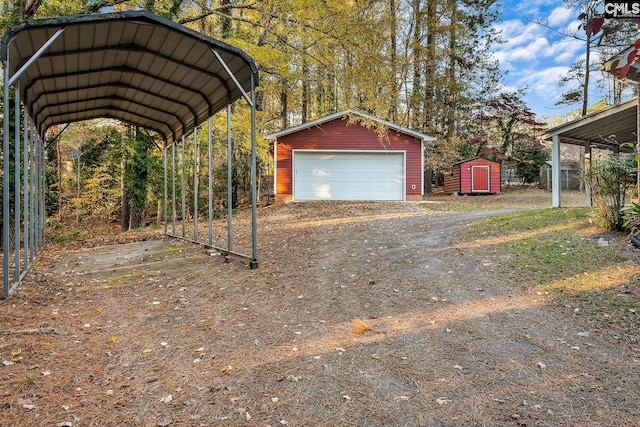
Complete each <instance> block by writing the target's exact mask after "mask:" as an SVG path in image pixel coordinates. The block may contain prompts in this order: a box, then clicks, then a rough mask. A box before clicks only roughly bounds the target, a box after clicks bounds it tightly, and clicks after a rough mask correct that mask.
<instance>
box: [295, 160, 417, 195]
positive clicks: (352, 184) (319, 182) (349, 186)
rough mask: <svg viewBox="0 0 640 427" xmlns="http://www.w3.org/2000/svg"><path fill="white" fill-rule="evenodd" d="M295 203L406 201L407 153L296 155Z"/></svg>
mask: <svg viewBox="0 0 640 427" xmlns="http://www.w3.org/2000/svg"><path fill="white" fill-rule="evenodd" d="M293 168H294V171H293V198H294V200H404V182H405V179H404V153H402V152H399V153H397V152H396V153H389V152H384V153H378V152H313V151H294V153H293Z"/></svg>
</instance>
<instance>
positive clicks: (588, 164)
mask: <svg viewBox="0 0 640 427" xmlns="http://www.w3.org/2000/svg"><path fill="white" fill-rule="evenodd" d="M585 150H586V151H585V165H584V167H585V170H587V169H588V168H590V167H591V155H592V154H593V149H592V148H591V144H586V145H585ZM584 195H585V198H586V199H587V206H592V207H593V199H592V198H591V186H590V185H589V184H587V183H585V185H584Z"/></svg>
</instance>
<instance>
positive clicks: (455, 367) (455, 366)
mask: <svg viewBox="0 0 640 427" xmlns="http://www.w3.org/2000/svg"><path fill="white" fill-rule="evenodd" d="M453 369H459V370H462V366H460V365H453Z"/></svg>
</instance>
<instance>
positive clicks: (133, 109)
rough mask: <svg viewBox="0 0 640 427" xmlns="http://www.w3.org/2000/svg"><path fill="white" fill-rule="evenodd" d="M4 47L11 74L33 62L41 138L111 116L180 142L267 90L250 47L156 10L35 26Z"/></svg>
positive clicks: (21, 81) (23, 80)
mask: <svg viewBox="0 0 640 427" xmlns="http://www.w3.org/2000/svg"><path fill="white" fill-rule="evenodd" d="M56 37H57V38H56ZM1 43H2V44H1V50H0V55H1V58H2V61H3V64H4V65H5V67H7V66H8V68H7V70H8V73H9V78H12V77H13V76H14V75H16V73H18V74H19V73H20V72H21V71H22V67H24V66H25V65H26V66H27V67H26V68H25V69H24V72H23V73H22V74H20V75H19V78H18V79H17V83H16V84H18V85H19V89H20V93H21V97H22V100H23V103H24V105H25V106H26V108H27V110H28V112H29V115H30V116H31V118H32V119H33V121H34V123H35V124H36V126H37V129H38V131H39V132H40V133H43V132H44V131H46V129H47V128H49V127H50V126H52V125H56V124H61V123H70V122H75V121H81V120H88V119H94V118H100V117H110V118H115V119H119V120H122V121H124V122H127V123H130V124H132V125H137V126H141V127H144V128H147V129H150V130H154V131H157V132H158V133H160V134H161V135H162V136H163V137H164V138H165V140H166V142H167V143H168V144H171V143H173V142H175V141H176V140H178V139H179V138H181V137H182V136H184V135H186V134H188V133H189V132H190V131H191V130H193V129H194V128H195V127H196V126H198V125H199V124H200V123H202V122H204V121H206V120H207V119H208V118H209V117H211V115H213V114H214V113H215V112H217V111H219V110H220V109H222V108H224V107H226V106H227V105H228V104H229V103H231V102H233V101H235V100H237V99H238V98H240V97H242V96H244V94H243V91H244V93H246V92H249V91H250V90H251V88H252V84H253V85H254V86H255V85H257V84H258V71H257V67H256V65H255V63H254V62H253V60H252V59H251V58H250V57H249V56H248V55H246V54H245V53H244V52H242V51H241V50H239V49H237V48H235V47H233V46H230V45H227V44H225V43H222V42H220V41H217V40H214V39H212V38H209V37H207V36H205V35H203V34H200V33H198V32H196V31H193V30H190V29H188V28H186V27H183V26H181V25H179V24H176V23H175V22H172V21H169V20H167V19H164V18H161V17H158V16H156V15H153V14H151V13H149V12H147V11H124V12H117V13H116V12H114V13H107V14H95V15H82V16H72V17H60V18H55V19H40V20H27V21H23V22H20V23H18V24H15V25H13V26H11V27H10V28H9V29H8V30H7V32H6V33H5V35H4V37H3V38H2V41H1ZM48 43H50V45H49V46H48V48H46V51H44V53H43V54H42V55H41V56H39V57H37V55H36V53H37V52H38V51H39V50H40V49H41V48H42V47H46V45H47V44H48ZM34 55H35V56H36V57H37V59H36V60H35V62H33V63H31V58H32V57H34ZM218 56H219V58H220V59H222V61H224V64H223V63H221V62H220V60H219V58H218ZM225 65H226V68H225ZM236 82H237V84H236ZM238 86H239V87H238ZM240 88H242V90H241V89H240Z"/></svg>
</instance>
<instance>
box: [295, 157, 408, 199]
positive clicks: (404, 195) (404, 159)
mask: <svg viewBox="0 0 640 427" xmlns="http://www.w3.org/2000/svg"><path fill="white" fill-rule="evenodd" d="M296 152H304V153H337V154H360V153H364V154H396V155H398V154H402V201H403V202H405V201H407V151H406V150H328V149H319V150H315V149H305V148H297V149H293V150H291V198H292V200H294V201H295V194H296V189H295V185H296V180H295V179H294V177H295V170H296V163H295V162H296V156H295V155H296Z"/></svg>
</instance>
